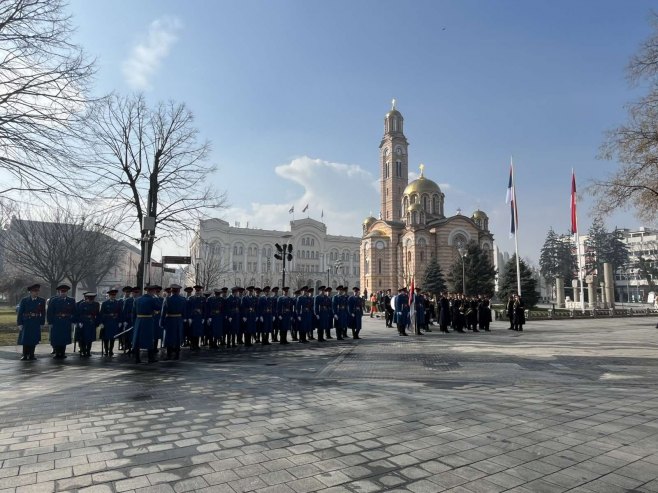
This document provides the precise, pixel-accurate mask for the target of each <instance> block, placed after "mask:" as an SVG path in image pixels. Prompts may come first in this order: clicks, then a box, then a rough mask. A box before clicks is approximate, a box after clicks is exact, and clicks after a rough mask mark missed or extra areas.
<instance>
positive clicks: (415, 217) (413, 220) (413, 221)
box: [411, 211, 418, 224]
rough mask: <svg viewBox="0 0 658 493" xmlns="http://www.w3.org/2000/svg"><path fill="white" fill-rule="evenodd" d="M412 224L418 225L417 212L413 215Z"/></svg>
mask: <svg viewBox="0 0 658 493" xmlns="http://www.w3.org/2000/svg"><path fill="white" fill-rule="evenodd" d="M411 222H412V223H413V224H416V223H418V213H417V212H416V211H413V213H412V214H411Z"/></svg>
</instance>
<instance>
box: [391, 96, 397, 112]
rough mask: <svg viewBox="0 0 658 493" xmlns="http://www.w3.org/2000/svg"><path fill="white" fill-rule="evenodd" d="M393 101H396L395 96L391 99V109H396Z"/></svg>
mask: <svg viewBox="0 0 658 493" xmlns="http://www.w3.org/2000/svg"><path fill="white" fill-rule="evenodd" d="M395 103H396V101H395V98H393V100H392V101H391V109H392V110H396V109H397V108H396V107H395Z"/></svg>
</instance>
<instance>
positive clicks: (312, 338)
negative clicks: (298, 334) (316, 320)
mask: <svg viewBox="0 0 658 493" xmlns="http://www.w3.org/2000/svg"><path fill="white" fill-rule="evenodd" d="M308 340H309V341H314V340H315V337H313V329H311V332H309V333H308Z"/></svg>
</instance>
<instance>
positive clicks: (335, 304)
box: [331, 286, 348, 341]
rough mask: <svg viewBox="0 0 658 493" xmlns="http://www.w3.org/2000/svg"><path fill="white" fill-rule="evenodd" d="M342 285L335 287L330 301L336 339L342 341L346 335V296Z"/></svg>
mask: <svg viewBox="0 0 658 493" xmlns="http://www.w3.org/2000/svg"><path fill="white" fill-rule="evenodd" d="M345 289H346V288H345V287H344V286H338V287H337V288H336V291H337V293H336V295H335V296H334V298H333V300H332V301H331V307H332V311H333V313H334V325H335V327H336V339H338V340H339V341H342V340H343V339H344V338H345V336H347V317H348V313H347V298H346V296H345V294H344V290H345Z"/></svg>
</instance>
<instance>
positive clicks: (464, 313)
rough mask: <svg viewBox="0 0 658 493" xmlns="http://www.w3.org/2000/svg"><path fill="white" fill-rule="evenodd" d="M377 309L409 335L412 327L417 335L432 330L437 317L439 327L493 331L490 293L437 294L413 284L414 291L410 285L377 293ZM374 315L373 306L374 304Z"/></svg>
mask: <svg viewBox="0 0 658 493" xmlns="http://www.w3.org/2000/svg"><path fill="white" fill-rule="evenodd" d="M378 300H379V301H378V302H377V305H378V309H379V310H380V311H383V312H384V314H385V321H386V326H387V327H393V324H394V323H395V324H396V326H397V329H398V334H399V335H401V336H406V335H407V330H408V329H409V328H410V327H413V329H414V333H415V334H416V335H422V332H423V331H425V332H431V331H432V330H431V329H430V323H431V322H432V321H434V320H436V321H438V324H439V330H440V331H441V332H444V333H448V332H450V330H449V329H448V327H450V328H452V329H453V330H454V331H455V332H460V333H464V331H465V329H466V330H472V331H473V332H480V331H485V332H489V331H490V328H489V327H490V324H491V319H492V317H491V306H490V300H489V298H488V297H487V296H483V295H478V296H470V297H469V296H465V295H463V294H460V293H455V294H452V293H447V292H446V293H441V295H439V296H438V298H436V297H433V296H432V295H431V294H430V293H428V292H423V291H422V290H421V289H420V288H414V293H413V294H411V293H409V291H408V290H407V288H404V287H403V288H400V289H399V290H398V294H397V295H395V296H392V292H391V290H390V289H388V290H386V291H385V292H381V296H380V297H378ZM371 315H372V308H371Z"/></svg>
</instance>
